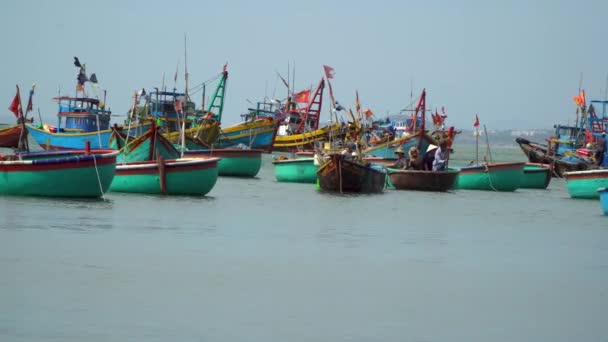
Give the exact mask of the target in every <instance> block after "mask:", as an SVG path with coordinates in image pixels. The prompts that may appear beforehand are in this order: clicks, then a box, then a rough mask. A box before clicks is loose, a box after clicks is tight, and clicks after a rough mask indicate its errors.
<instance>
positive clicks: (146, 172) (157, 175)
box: [110, 158, 219, 196]
mask: <svg viewBox="0 0 608 342" xmlns="http://www.w3.org/2000/svg"><path fill="white" fill-rule="evenodd" d="M218 160H219V159H218V158H209V159H196V158H192V159H190V158H188V159H176V160H167V161H163V162H162V166H161V164H160V163H159V162H157V161H147V162H134V163H128V164H122V165H117V166H116V176H115V177H114V181H113V182H112V185H111V187H110V191H114V192H129V193H144V194H164V195H194V196H203V195H206V194H207V193H209V191H211V189H213V187H214V186H215V183H216V181H217V176H218V168H217V163H218Z"/></svg>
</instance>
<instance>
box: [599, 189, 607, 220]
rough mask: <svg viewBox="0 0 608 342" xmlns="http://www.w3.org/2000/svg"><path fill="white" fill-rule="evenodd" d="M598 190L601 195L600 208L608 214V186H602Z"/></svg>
mask: <svg viewBox="0 0 608 342" xmlns="http://www.w3.org/2000/svg"><path fill="white" fill-rule="evenodd" d="M597 192H598V193H599V195H600V208H602V211H603V212H604V215H608V188H600V189H598V191H597Z"/></svg>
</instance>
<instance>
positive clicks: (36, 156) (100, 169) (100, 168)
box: [0, 150, 118, 197]
mask: <svg viewBox="0 0 608 342" xmlns="http://www.w3.org/2000/svg"><path fill="white" fill-rule="evenodd" d="M117 155H118V151H112V150H101V151H92V154H89V155H86V154H85V151H61V153H57V152H51V153H49V152H43V153H40V152H39V153H31V154H22V155H21V156H22V160H14V161H0V194H3V195H23V196H45V197H100V196H102V195H103V193H105V192H106V191H107V190H108V188H109V187H110V184H111V183H112V180H113V178H114V174H115V171H116V156H117Z"/></svg>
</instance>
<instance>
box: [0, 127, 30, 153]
mask: <svg viewBox="0 0 608 342" xmlns="http://www.w3.org/2000/svg"><path fill="white" fill-rule="evenodd" d="M24 135H25V136H27V129H24V126H23V125H20V124H19V125H12V126H8V127H4V128H1V129H0V147H5V148H19V139H20V138H21V137H22V136H24Z"/></svg>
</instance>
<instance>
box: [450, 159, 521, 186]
mask: <svg viewBox="0 0 608 342" xmlns="http://www.w3.org/2000/svg"><path fill="white" fill-rule="evenodd" d="M524 164H525V163H523V162H501V163H484V164H478V165H472V166H465V167H462V168H460V174H459V175H458V179H457V181H456V184H454V189H469V190H494V191H515V190H516V189H518V188H519V187H520V186H521V181H522V178H523V174H524Z"/></svg>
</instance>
